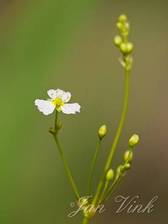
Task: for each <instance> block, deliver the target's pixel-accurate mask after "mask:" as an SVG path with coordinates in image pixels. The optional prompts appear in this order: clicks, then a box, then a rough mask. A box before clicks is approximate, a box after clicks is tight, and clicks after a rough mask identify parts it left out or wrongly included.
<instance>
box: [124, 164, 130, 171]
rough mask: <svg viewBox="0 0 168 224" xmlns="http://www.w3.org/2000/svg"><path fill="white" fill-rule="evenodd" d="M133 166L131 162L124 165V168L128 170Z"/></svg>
mask: <svg viewBox="0 0 168 224" xmlns="http://www.w3.org/2000/svg"><path fill="white" fill-rule="evenodd" d="M130 168H131V164H130V163H126V164H125V165H124V166H123V170H124V171H126V170H129V169H130Z"/></svg>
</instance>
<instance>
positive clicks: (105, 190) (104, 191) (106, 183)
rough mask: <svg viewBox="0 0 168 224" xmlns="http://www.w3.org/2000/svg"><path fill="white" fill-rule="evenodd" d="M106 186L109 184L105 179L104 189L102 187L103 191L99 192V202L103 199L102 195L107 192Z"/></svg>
mask: <svg viewBox="0 0 168 224" xmlns="http://www.w3.org/2000/svg"><path fill="white" fill-rule="evenodd" d="M108 186H109V181H107V180H106V182H105V185H104V189H103V191H102V193H101V196H100V199H99V203H101V202H102V201H103V199H104V197H105V195H106V193H107V190H108Z"/></svg>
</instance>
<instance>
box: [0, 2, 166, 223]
mask: <svg viewBox="0 0 168 224" xmlns="http://www.w3.org/2000/svg"><path fill="white" fill-rule="evenodd" d="M167 10H168V3H167V1H163V0H161V1H148V2H147V1H141V2H135V1H133V0H128V1H110V0H108V1H107V0H104V1H102V0H98V1H84V0H81V1H75V0H73V1H71V2H69V1H67V0H63V1H54V0H49V1H47V2H46V1H24V2H23V1H19V0H18V1H12V0H11V1H0V32H1V34H0V77H1V82H0V85H1V86H0V87H1V88H0V91H1V116H0V124H1V131H0V136H1V137H0V160H1V161H0V182H1V184H0V199H1V200H0V223H3V224H14V223H17V224H20V223H24V224H28V223H29V224H30V223H31V224H35V223H36V224H37V223H40V224H46V223H50V224H52V223H80V222H81V221H80V220H81V219H80V218H81V217H76V218H74V219H70V218H68V217H67V214H68V212H69V211H70V210H71V208H70V202H71V201H73V200H74V196H73V194H72V192H71V190H70V187H69V185H68V182H67V180H66V178H65V176H64V171H63V168H62V164H61V162H60V158H59V155H58V153H57V151H56V148H55V145H54V142H53V140H52V138H51V136H50V135H49V134H48V133H47V130H48V128H49V127H50V126H51V125H52V122H53V117H52V116H50V117H44V116H43V115H42V114H39V113H38V112H37V110H36V108H35V106H34V105H33V101H34V99H35V98H46V97H47V95H46V91H47V89H49V88H62V89H65V90H69V91H71V92H72V96H73V98H72V101H76V102H79V103H80V104H81V105H82V110H81V113H80V115H77V116H62V120H63V123H64V125H63V130H62V131H61V133H60V137H61V140H62V142H63V144H64V146H65V154H66V156H67V159H68V161H69V163H70V165H71V168H72V170H73V173H74V176H75V178H76V180H77V183H78V186H79V188H80V190H81V192H82V193H83V194H85V190H86V189H85V185H86V180H87V176H88V172H89V164H90V161H91V156H92V154H93V152H94V148H95V144H96V139H97V135H96V131H97V129H98V127H99V126H100V125H101V124H102V123H106V124H107V126H108V129H109V133H108V136H107V138H106V140H105V141H104V144H103V149H102V155H101V159H100V161H99V164H98V167H97V172H96V175H95V180H96V181H97V180H98V178H99V176H100V173H101V169H102V166H103V164H104V160H105V156H106V155H107V153H108V149H109V148H110V145H111V142H112V140H113V137H114V134H115V130H116V127H117V124H118V120H119V117H120V112H121V106H122V97H123V81H124V80H123V74H122V69H121V68H120V65H119V63H118V57H119V52H118V51H117V49H116V48H115V47H114V46H113V44H112V38H113V37H114V36H115V34H116V32H117V30H116V28H115V23H116V20H117V17H118V16H119V15H120V14H121V13H126V14H127V15H128V17H129V20H130V22H131V37H130V39H131V40H132V41H133V42H134V44H135V52H134V67H133V72H132V77H131V91H130V100H129V111H128V116H127V120H126V123H125V127H124V130H123V134H122V137H121V141H120V144H119V146H118V151H117V154H116V157H115V163H114V164H113V166H114V167H115V166H116V165H118V164H119V163H120V162H121V158H122V154H123V152H124V150H125V149H126V146H127V141H128V138H129V137H130V136H131V135H132V134H133V133H138V134H139V135H140V137H141V142H140V144H139V146H138V147H137V149H136V151H135V155H134V161H133V167H132V169H131V170H130V172H129V173H128V175H127V176H126V178H125V179H124V181H123V182H122V183H121V185H120V187H119V188H118V190H117V191H116V192H115V195H120V194H121V195H125V196H129V195H130V196H134V195H140V197H141V203H143V204H144V205H145V204H146V203H147V202H148V201H150V200H151V199H152V198H153V196H155V195H158V197H159V199H158V201H157V202H156V205H155V211H154V212H153V213H152V214H139V215H138V214H132V215H129V214H126V213H125V212H123V213H122V214H116V213H115V211H116V206H117V205H116V203H114V198H115V195H114V197H112V198H111V199H110V200H109V201H108V203H107V205H106V209H107V211H106V212H105V213H104V214H103V215H98V216H96V217H95V218H94V219H93V220H92V223H107V224H108V223H114V222H116V223H135V222H136V223H144V224H158V223H159V224H166V223H167V220H168V215H167V189H168V180H167V172H166V171H167V168H168V163H167V156H168V151H167V150H168V141H167V133H168V121H167V114H168V103H167V96H168V88H167V84H168V77H167V69H168V63H167V52H168V45H167V39H168V30H167V27H168V18H167V16H168V14H167ZM96 183H97V182H96ZM96 183H95V185H96Z"/></svg>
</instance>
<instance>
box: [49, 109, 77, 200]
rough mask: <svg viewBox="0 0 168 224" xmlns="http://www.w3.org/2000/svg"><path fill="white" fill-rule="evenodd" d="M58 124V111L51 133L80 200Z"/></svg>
mask: <svg viewBox="0 0 168 224" xmlns="http://www.w3.org/2000/svg"><path fill="white" fill-rule="evenodd" d="M57 122H58V111H57V110H56V112H55V124H54V131H53V132H51V133H52V135H53V137H54V140H55V142H56V145H57V148H58V151H59V153H60V156H61V159H62V162H63V164H64V168H65V171H66V174H67V177H68V180H69V182H70V185H71V187H72V189H73V191H74V193H75V195H76V197H77V198H78V199H79V198H80V195H79V192H78V189H77V187H76V184H75V181H74V178H73V176H72V173H71V170H70V168H69V165H68V162H67V161H66V159H65V156H64V151H63V149H62V146H61V144H60V141H59V139H58V137H57V135H58V127H57Z"/></svg>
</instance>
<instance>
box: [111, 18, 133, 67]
mask: <svg viewBox="0 0 168 224" xmlns="http://www.w3.org/2000/svg"><path fill="white" fill-rule="evenodd" d="M116 25H117V28H118V30H119V35H117V36H115V37H114V44H115V46H116V47H118V48H119V49H120V51H121V53H122V54H123V59H122V60H120V63H121V65H122V66H123V67H124V68H125V69H126V70H128V71H129V70H131V68H132V56H131V55H130V54H131V53H132V51H133V48H134V46H133V43H132V42H130V41H129V40H128V36H129V33H130V24H129V22H128V19H127V16H126V15H120V16H119V18H118V21H117V24H116Z"/></svg>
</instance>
